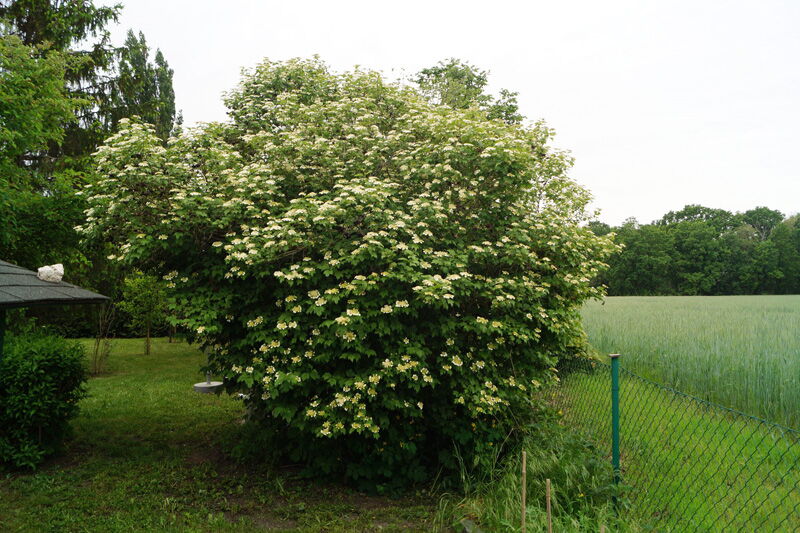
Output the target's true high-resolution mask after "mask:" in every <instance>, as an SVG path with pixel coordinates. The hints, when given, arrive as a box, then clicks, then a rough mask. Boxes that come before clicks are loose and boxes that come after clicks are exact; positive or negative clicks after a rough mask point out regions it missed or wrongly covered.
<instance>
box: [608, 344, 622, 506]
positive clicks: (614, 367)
mask: <svg viewBox="0 0 800 533" xmlns="http://www.w3.org/2000/svg"><path fill="white" fill-rule="evenodd" d="M609 357H610V358H611V466H613V467H614V484H615V485H619V479H620V475H619V354H618V353H612V354H611V355H609ZM614 503H616V497H614Z"/></svg>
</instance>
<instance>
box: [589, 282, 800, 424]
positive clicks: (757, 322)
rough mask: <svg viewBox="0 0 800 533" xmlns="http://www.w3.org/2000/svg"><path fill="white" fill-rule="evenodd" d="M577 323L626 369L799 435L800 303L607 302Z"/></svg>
mask: <svg viewBox="0 0 800 533" xmlns="http://www.w3.org/2000/svg"><path fill="white" fill-rule="evenodd" d="M583 318H584V325H585V327H586V331H587V333H588V335H589V341H590V343H591V344H592V345H593V346H594V347H595V348H596V349H597V350H599V351H600V352H601V353H620V354H622V365H623V366H624V367H626V368H629V369H631V370H633V371H635V372H637V373H639V374H641V375H643V376H645V377H648V378H651V379H653V380H656V381H659V382H661V383H665V384H668V385H672V386H674V387H675V388H677V389H680V390H683V391H686V392H691V393H692V394H695V395H697V396H699V397H701V398H703V399H707V400H710V401H713V402H716V403H720V404H722V405H725V406H728V407H732V408H735V409H738V410H741V411H744V412H746V413H748V414H752V415H756V416H760V417H762V418H766V419H768V420H770V421H774V422H778V423H780V424H784V425H788V426H790V427H794V428H800V296H669V297H622V296H620V297H610V298H607V299H606V300H605V301H604V302H592V303H590V304H588V305H587V306H586V307H585V308H584V310H583Z"/></svg>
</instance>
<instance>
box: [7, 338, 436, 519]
mask: <svg viewBox="0 0 800 533" xmlns="http://www.w3.org/2000/svg"><path fill="white" fill-rule="evenodd" d="M87 346H88V342H87ZM142 352H143V341H142V340H141V339H130V340H117V341H115V342H114V347H113V350H112V353H111V357H110V360H109V365H108V373H107V374H106V375H104V376H100V377H96V378H92V379H91V380H90V381H89V397H88V398H86V399H85V400H84V401H83V402H82V403H81V414H80V415H79V416H78V418H77V419H75V420H74V422H73V424H72V426H73V428H74V430H75V431H74V436H73V437H72V438H71V439H70V440H69V441H68V442H67V447H66V450H65V452H64V453H63V454H62V455H61V456H60V457H57V458H53V459H51V460H49V461H48V462H46V463H45V464H44V465H42V467H40V469H39V470H38V471H37V472H36V473H34V474H29V473H5V474H0V475H2V477H0V509H2V510H1V511H0V530H3V531H59V532H62V531H103V532H110V531H134V530H137V531H153V530H158V531H254V530H262V531H263V530H269V531H428V530H430V529H431V527H432V520H433V516H434V514H435V511H436V500H435V498H432V497H426V496H424V495H420V496H417V497H405V498H403V499H391V498H380V497H374V496H366V495H363V494H360V493H357V492H355V491H352V490H349V489H347V488H344V487H342V486H336V485H328V484H322V483H314V482H309V481H304V480H302V479H300V478H299V477H298V475H297V474H296V471H295V470H293V469H292V468H290V467H287V468H279V469H267V468H259V467H256V466H252V465H251V466H242V465H238V464H236V463H235V462H233V461H231V460H230V459H228V458H227V457H226V456H225V455H224V454H223V452H222V447H221V445H220V440H221V439H222V438H223V437H224V435H225V434H226V433H228V432H231V431H232V430H234V429H235V428H236V425H237V423H238V420H239V419H240V418H241V415H242V411H243V410H242V406H241V404H240V403H238V402H237V401H235V400H233V399H231V398H229V397H228V396H226V395H222V396H215V395H204V394H198V393H195V392H193V391H192V384H193V383H195V382H197V381H201V379H202V376H201V375H200V373H199V372H198V369H199V367H200V366H201V365H202V364H203V362H204V359H203V356H202V355H201V354H200V353H199V352H198V350H196V349H195V348H193V347H191V346H187V345H186V344H183V343H175V344H169V343H167V341H166V339H156V340H155V341H154V344H153V354H152V355H150V356H144V355H142Z"/></svg>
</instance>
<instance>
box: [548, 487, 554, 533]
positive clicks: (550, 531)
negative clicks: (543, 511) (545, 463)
mask: <svg viewBox="0 0 800 533" xmlns="http://www.w3.org/2000/svg"><path fill="white" fill-rule="evenodd" d="M547 533H553V513H552V511H551V509H550V479H549V478H548V480H547Z"/></svg>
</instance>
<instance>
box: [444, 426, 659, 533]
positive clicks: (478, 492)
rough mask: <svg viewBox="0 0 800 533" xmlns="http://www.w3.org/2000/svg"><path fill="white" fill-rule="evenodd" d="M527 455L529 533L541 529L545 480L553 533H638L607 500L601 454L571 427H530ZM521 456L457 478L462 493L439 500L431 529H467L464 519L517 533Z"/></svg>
mask: <svg viewBox="0 0 800 533" xmlns="http://www.w3.org/2000/svg"><path fill="white" fill-rule="evenodd" d="M530 429H531V431H530V434H529V436H527V437H526V438H525V439H524V442H523V445H522V447H523V449H525V450H526V451H527V464H526V472H527V476H526V478H527V483H526V485H527V487H526V494H527V499H526V523H527V531H529V532H545V531H547V511H546V499H545V494H546V491H545V484H546V480H547V479H550V480H551V482H552V495H551V505H552V520H553V530H554V531H558V532H597V531H600V527H601V526H606V529H607V531H615V532H631V533H633V532H639V531H643V530H642V528H641V527H640V526H639V525H638V523H637V522H636V520H635V519H634V518H632V517H631V516H629V515H628V514H627V513H617V512H615V510H614V507H613V505H612V503H611V502H612V496H614V495H617V494H619V491H618V490H617V489H616V487H615V486H614V485H613V483H612V478H613V470H612V469H611V464H610V463H609V461H608V460H607V458H606V457H605V454H604V453H603V452H601V451H600V450H598V449H597V448H595V447H594V445H593V444H592V443H591V442H589V441H587V440H586V439H585V438H584V437H582V436H581V435H580V434H579V433H578V432H575V431H573V430H572V429H571V428H564V427H558V426H556V425H554V424H552V423H547V422H546V423H544V424H541V425H537V426H534V427H532V428H530ZM520 457H521V452H518V453H513V454H512V455H511V456H510V457H506V458H505V459H504V460H503V461H502V464H501V465H499V466H498V468H496V469H494V470H493V471H492V472H491V474H490V476H489V477H488V478H485V479H478V478H476V477H475V476H474V475H468V474H466V473H464V474H462V478H463V481H464V487H463V488H464V492H463V494H460V495H453V496H447V495H445V496H443V497H442V498H441V500H440V502H439V509H438V512H437V514H436V518H435V521H434V525H435V528H436V530H442V531H449V530H453V529H455V530H456V531H463V530H467V531H469V530H470V529H469V527H464V521H465V520H469V521H470V522H472V523H474V524H477V525H478V526H479V528H480V530H481V531H486V532H489V531H509V532H513V531H520V529H521V527H520V526H521V517H522V491H521V486H522V485H521V478H522V476H521V468H522V464H521V459H520Z"/></svg>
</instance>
